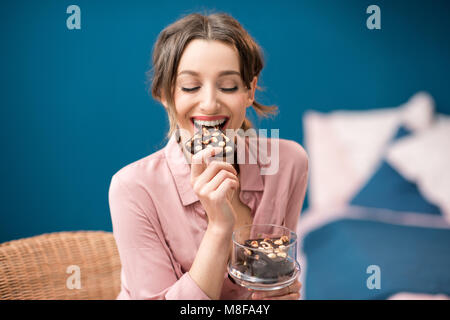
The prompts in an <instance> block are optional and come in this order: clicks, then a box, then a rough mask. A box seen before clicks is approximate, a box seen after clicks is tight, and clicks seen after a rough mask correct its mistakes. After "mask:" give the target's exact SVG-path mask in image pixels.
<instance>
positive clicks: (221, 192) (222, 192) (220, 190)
mask: <svg viewBox="0 0 450 320" xmlns="http://www.w3.org/2000/svg"><path fill="white" fill-rule="evenodd" d="M238 186H239V183H238V182H236V180H234V179H230V178H226V179H225V180H224V181H223V182H222V183H221V184H220V185H219V187H217V189H216V190H215V191H213V197H214V198H216V199H221V198H223V197H224V196H226V194H227V192H228V190H231V189H234V190H237V188H238Z"/></svg>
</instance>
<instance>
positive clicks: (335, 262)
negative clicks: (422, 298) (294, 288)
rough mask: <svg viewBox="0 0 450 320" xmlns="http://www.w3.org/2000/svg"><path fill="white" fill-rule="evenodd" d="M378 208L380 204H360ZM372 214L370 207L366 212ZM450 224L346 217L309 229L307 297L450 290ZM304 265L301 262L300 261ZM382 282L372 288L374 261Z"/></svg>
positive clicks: (304, 245)
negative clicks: (413, 223) (430, 224)
mask: <svg viewBox="0 0 450 320" xmlns="http://www.w3.org/2000/svg"><path fill="white" fill-rule="evenodd" d="M360 210H378V209H360ZM367 213H369V214H370V212H367ZM449 243H450V229H449V228H442V227H422V226H420V227H419V226H410V225H402V224H395V223H389V222H386V221H376V220H372V219H354V218H341V219H336V220H333V221H330V222H329V223H326V224H324V225H322V226H320V227H319V228H317V229H314V230H312V231H311V232H310V233H308V234H307V235H305V237H304V238H303V240H302V248H303V249H302V251H303V255H305V256H306V259H307V270H306V273H307V274H306V276H305V278H304V280H303V284H304V286H305V291H304V295H303V296H304V298H305V299H387V298H389V297H390V296H392V295H394V294H396V293H399V292H411V293H427V294H441V295H442V294H444V295H450V273H449V272H448V270H450V246H449ZM300 264H301V265H302V262H300ZM372 265H375V266H378V267H379V269H380V288H379V289H377V288H374V289H369V288H368V286H367V279H368V278H369V277H370V276H371V274H368V273H367V268H368V267H369V266H372Z"/></svg>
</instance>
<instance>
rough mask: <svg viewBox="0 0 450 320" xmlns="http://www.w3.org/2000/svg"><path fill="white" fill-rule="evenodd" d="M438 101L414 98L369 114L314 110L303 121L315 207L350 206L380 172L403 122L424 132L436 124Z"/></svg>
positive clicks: (311, 198) (425, 96) (424, 96)
mask: <svg viewBox="0 0 450 320" xmlns="http://www.w3.org/2000/svg"><path fill="white" fill-rule="evenodd" d="M433 112H434V101H433V99H432V98H431V96H430V95H428V94H427V93H423V92H420V93H418V94H416V95H414V96H413V97H412V98H411V99H410V100H409V101H408V102H407V103H405V104H403V105H401V106H399V107H396V108H384V109H375V110H365V111H334V112H331V113H319V112H315V111H309V112H307V113H306V114H305V116H304V118H303V127H304V136H305V148H306V151H307V152H308V157H309V165H310V178H309V179H310V180H309V187H308V202H309V206H310V207H311V208H312V209H314V210H315V209H318V210H319V211H320V210H324V209H329V208H333V209H336V208H339V207H343V206H346V205H347V204H348V203H349V202H350V201H351V199H352V198H353V196H354V195H355V194H356V193H357V192H358V191H359V190H360V188H361V187H362V186H363V185H364V184H365V183H366V182H367V180H368V179H370V177H371V176H372V174H373V173H374V170H376V168H377V165H378V164H379V162H380V160H381V159H382V157H383V155H384V152H385V150H386V146H387V145H388V143H389V142H390V140H391V139H392V137H393V135H395V133H396V132H397V129H398V128H399V126H400V124H403V125H405V126H406V127H408V128H409V129H410V130H412V131H416V132H417V131H420V130H424V129H425V128H427V127H428V126H429V124H430V123H431V121H432V118H433Z"/></svg>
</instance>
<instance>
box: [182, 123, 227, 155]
mask: <svg viewBox="0 0 450 320" xmlns="http://www.w3.org/2000/svg"><path fill="white" fill-rule="evenodd" d="M185 147H186V149H187V150H188V151H189V152H190V153H192V154H196V153H197V152H199V151H201V150H203V149H205V148H210V147H221V148H222V150H223V151H222V154H223V156H228V155H229V154H232V153H234V149H235V144H234V142H233V141H232V139H230V138H229V137H227V136H226V135H225V134H224V133H223V132H222V131H221V130H220V128H219V126H215V127H207V126H202V127H201V129H200V130H199V131H197V132H196V133H195V134H194V136H193V137H192V138H191V139H189V140H188V141H187V142H186V143H185Z"/></svg>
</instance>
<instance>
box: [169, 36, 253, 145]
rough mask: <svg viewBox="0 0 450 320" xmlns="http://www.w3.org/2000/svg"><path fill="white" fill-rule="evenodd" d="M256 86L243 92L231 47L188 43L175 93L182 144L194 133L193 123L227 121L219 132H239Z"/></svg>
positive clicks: (211, 43)
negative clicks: (195, 121) (235, 130)
mask: <svg viewBox="0 0 450 320" xmlns="http://www.w3.org/2000/svg"><path fill="white" fill-rule="evenodd" d="M256 82H257V78H256V77H255V78H254V79H253V81H252V82H251V89H250V90H249V89H247V88H245V86H244V83H243V81H242V79H241V75H240V67H239V55H238V52H237V50H236V49H235V48H234V47H232V46H229V45H227V44H225V43H223V42H220V41H206V40H199V39H196V40H193V41H191V42H190V43H189V44H188V45H187V47H186V48H185V51H184V53H183V55H182V56H181V60H180V63H179V65H178V71H177V78H176V83H175V92H174V100H175V106H176V111H177V123H178V127H179V128H181V129H183V130H181V135H182V138H183V141H186V140H187V139H189V138H190V137H191V136H192V135H193V134H194V133H195V131H196V128H195V126H194V119H197V121H198V120H203V121H213V120H219V121H220V120H221V119H226V122H225V125H224V126H223V127H222V128H221V129H222V130H225V129H239V128H240V127H241V125H242V123H243V121H244V118H245V111H246V108H247V107H249V106H251V105H252V103H253V100H254V95H255V88H256ZM197 123H198V122H197ZM206 124H208V123H206ZM209 124H211V123H209Z"/></svg>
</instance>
